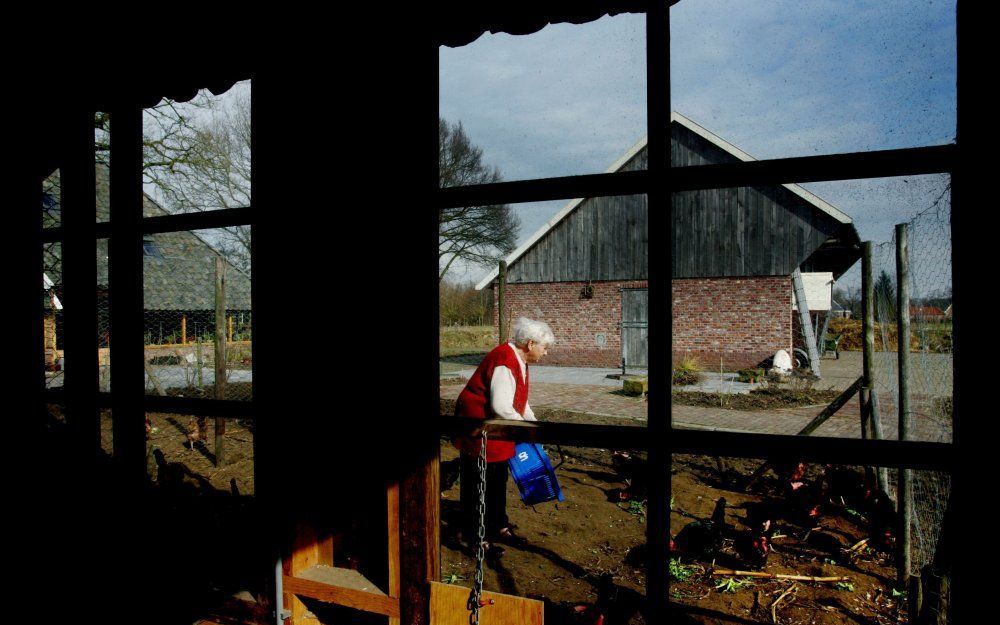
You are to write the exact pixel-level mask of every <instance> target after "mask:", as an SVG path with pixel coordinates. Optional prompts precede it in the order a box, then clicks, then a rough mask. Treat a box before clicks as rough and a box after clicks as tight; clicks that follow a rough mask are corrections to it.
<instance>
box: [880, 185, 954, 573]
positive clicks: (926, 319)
mask: <svg viewBox="0 0 1000 625" xmlns="http://www.w3.org/2000/svg"><path fill="white" fill-rule="evenodd" d="M949 192H950V185H946V186H945V188H944V190H943V191H942V192H941V194H940V195H939V196H938V197H937V199H936V200H935V201H934V203H933V204H932V205H931V206H930V207H928V208H927V209H925V210H923V211H921V212H919V213H917V214H916V215H915V216H914V217H913V218H912V219H910V220H909V221H908V222H906V223H907V227H906V231H907V248H908V255H909V264H908V268H909V269H908V271H909V276H908V280H907V285H908V286H909V299H910V303H909V312H910V336H909V337H908V338H909V360H910V362H909V371H908V375H907V378H908V380H907V381H908V388H909V391H908V396H909V417H910V424H911V425H910V427H909V438H912V439H914V440H922V441H932V442H942V443H950V442H951V441H952V396H953V379H954V351H953V343H952V305H951V301H952V298H951V295H952V293H951V287H952V282H951V276H952V263H951V206H950V201H949V197H950V193H949ZM897 243H898V242H897V240H896V234H895V233H894V234H893V237H892V239H891V240H889V241H886V242H884V243H881V244H877V245H873V246H872V279H873V280H874V292H875V301H874V307H873V309H874V313H875V352H874V355H873V356H874V357H873V370H874V380H873V383H874V388H873V392H874V393H875V395H876V396H877V397H876V399H877V404H878V405H877V409H878V413H879V417H880V419H881V421H882V423H883V428H884V431H885V436H887V437H889V438H895V437H896V436H897V435H898V425H897V424H898V422H899V405H900V399H899V397H900V379H899V361H898V344H899V343H898V334H899V333H898V325H897V318H896V315H897V306H898V303H897V285H898V282H899V281H898V273H897V262H896V250H897ZM889 473H890V477H889V482H890V483H889V487H890V490H891V491H895V489H896V484H897V482H898V471H890V472H889ZM912 475H913V478H912V483H913V502H914V506H913V510H914V514H913V521H912V525H911V532H912V536H913V547H912V552H911V558H912V570H911V571H910V572H911V573H913V574H916V573H919V571H920V569H921V568H922V567H923V566H924V565H926V564H928V563H930V562H931V561H932V560H933V558H934V550H935V547H936V545H937V540H938V538H939V535H940V530H941V522H942V521H943V518H944V512H945V508H946V507H947V502H948V497H949V493H950V486H951V480H950V475H949V474H947V473H943V472H936V471H913V473H912ZM890 495H892V496H893V497H895V492H890Z"/></svg>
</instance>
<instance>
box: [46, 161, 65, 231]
mask: <svg viewBox="0 0 1000 625" xmlns="http://www.w3.org/2000/svg"><path fill="white" fill-rule="evenodd" d="M61 225H62V172H61V171H60V170H58V169H57V170H55V171H54V172H52V173H51V174H50V175H49V176H48V177H47V178H45V180H43V181H42V227H43V228H56V227H58V226H61Z"/></svg>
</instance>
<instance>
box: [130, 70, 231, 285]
mask: <svg viewBox="0 0 1000 625" xmlns="http://www.w3.org/2000/svg"><path fill="white" fill-rule="evenodd" d="M192 107H193V108H192ZM250 136H251V129H250V94H249V92H247V91H244V90H239V91H237V92H235V93H234V94H233V95H232V97H230V98H228V102H227V105H226V106H219V105H218V104H217V102H216V101H213V100H211V99H209V98H207V97H204V96H199V98H196V99H195V100H192V103H187V104H185V105H184V106H183V107H178V106H163V107H161V109H159V110H155V111H154V112H150V111H147V115H146V141H145V142H144V154H143V156H144V160H145V162H144V170H143V171H144V175H145V181H146V182H147V183H148V184H152V185H153V186H155V187H156V189H157V191H158V192H159V194H160V196H161V199H162V201H163V202H164V204H165V208H166V209H167V210H168V211H171V212H192V211H204V210H217V209H225V208H239V207H244V206H249V205H250ZM212 244H213V245H214V246H215V247H216V248H217V249H218V250H219V252H220V253H221V254H222V255H223V256H225V257H226V259H227V260H228V261H229V262H230V263H232V264H233V265H234V266H236V267H238V268H239V269H241V270H243V271H245V272H247V273H249V272H250V227H249V226H232V227H227V228H223V229H222V233H221V235H220V236H218V237H216V238H215V239H214V240H213V241H212Z"/></svg>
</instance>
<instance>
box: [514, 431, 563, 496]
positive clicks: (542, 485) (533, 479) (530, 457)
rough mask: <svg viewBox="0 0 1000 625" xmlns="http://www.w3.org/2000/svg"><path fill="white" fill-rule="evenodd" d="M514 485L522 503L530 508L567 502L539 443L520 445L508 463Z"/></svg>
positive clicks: (515, 448)
mask: <svg viewBox="0 0 1000 625" xmlns="http://www.w3.org/2000/svg"><path fill="white" fill-rule="evenodd" d="M507 464H508V465H509V466H510V473H511V475H513V476H514V483H515V484H517V489H518V490H519V491H521V501H523V502H524V503H526V504H528V505H529V506H531V505H535V504H536V503H542V502H545V501H552V500H553V499H558V500H559V501H566V498H565V497H563V494H562V489H560V488H559V480H557V479H556V474H555V471H554V470H553V469H552V463H551V462H549V457H548V456H547V455H546V454H545V450H544V449H542V446H541V445H539V444H537V443H518V444H517V446H516V447H514V457H513V458H511V459H510V460H508V461H507Z"/></svg>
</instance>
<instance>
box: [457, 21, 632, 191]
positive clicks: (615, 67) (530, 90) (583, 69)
mask: <svg viewBox="0 0 1000 625" xmlns="http://www.w3.org/2000/svg"><path fill="white" fill-rule="evenodd" d="M645 54H646V53H645V17H644V16H643V15H637V14H623V15H617V16H615V17H604V18H602V19H599V20H597V21H594V22H590V23H587V24H581V25H572V24H552V25H549V26H546V27H545V28H543V29H542V30H540V31H538V32H536V33H532V34H529V35H520V36H513V35H507V34H503V33H499V34H489V33H487V34H484V35H483V36H481V37H480V38H479V39H477V40H476V41H474V42H472V43H470V44H468V45H465V46H462V47H460V48H448V47H445V46H442V47H441V48H440V54H439V60H440V86H441V87H440V96H439V102H440V110H441V117H442V119H444V120H447V121H448V122H449V123H450V124H459V123H461V125H462V126H461V127H462V129H463V130H464V133H465V134H466V135H467V136H468V138H469V139H470V140H471V142H472V144H473V145H474V146H478V147H479V148H482V162H483V163H484V164H485V165H487V166H488V167H489V168H490V170H491V171H492V168H494V167H495V168H497V169H498V170H499V174H500V175H502V177H503V178H504V179H506V180H522V179H528V178H543V177H550V176H567V175H573V174H591V173H599V172H603V171H606V170H607V169H608V167H609V165H611V164H612V163H614V162H615V161H616V159H618V158H619V157H620V156H621V155H622V154H623V153H625V152H626V151H627V150H628V149H629V148H630V147H631V146H633V145H634V144H635V143H636V142H637V141H639V140H640V139H641V138H643V137H644V136H645V134H646V62H645ZM640 166H642V167H644V166H645V165H644V163H643V164H640ZM448 171H449V169H448V168H447V167H442V174H443V178H442V180H441V186H459V185H463V184H472V183H474V182H476V181H477V180H473V179H469V178H468V177H466V176H462V175H455V176H453V177H448V176H447V172H448ZM483 181H485V180H479V182H483Z"/></svg>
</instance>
